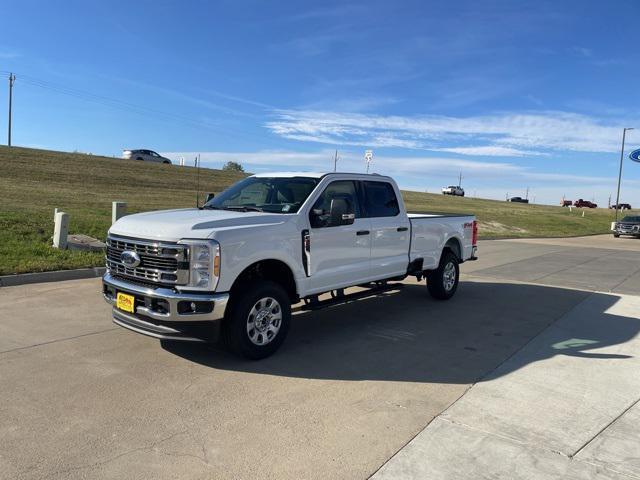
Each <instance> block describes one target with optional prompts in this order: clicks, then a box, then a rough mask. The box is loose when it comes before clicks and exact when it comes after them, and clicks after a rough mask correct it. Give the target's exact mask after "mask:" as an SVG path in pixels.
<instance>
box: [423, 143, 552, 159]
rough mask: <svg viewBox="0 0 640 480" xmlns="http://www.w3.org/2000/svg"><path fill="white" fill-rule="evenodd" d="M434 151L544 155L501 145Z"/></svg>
mask: <svg viewBox="0 0 640 480" xmlns="http://www.w3.org/2000/svg"><path fill="white" fill-rule="evenodd" d="M431 150H434V151H436V152H449V153H458V154H460V155H475V156H482V157H524V156H527V155H545V154H544V153H541V152H535V151H532V150H519V149H517V148H511V147H501V146H498V145H484V146H479V147H451V148H432V149H431Z"/></svg>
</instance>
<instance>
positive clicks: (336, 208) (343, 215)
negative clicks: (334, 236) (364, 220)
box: [329, 197, 356, 227]
mask: <svg viewBox="0 0 640 480" xmlns="http://www.w3.org/2000/svg"><path fill="white" fill-rule="evenodd" d="M329 218H330V226H331V227H336V226H338V225H351V224H352V223H353V222H354V221H355V219H356V215H355V213H354V212H353V205H352V204H351V202H350V201H349V200H348V199H346V198H340V197H337V198H334V199H332V200H331V210H330V214H329Z"/></svg>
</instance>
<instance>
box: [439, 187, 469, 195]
mask: <svg viewBox="0 0 640 480" xmlns="http://www.w3.org/2000/svg"><path fill="white" fill-rule="evenodd" d="M442 194H443V195H455V196H458V197H464V189H463V188H462V187H461V186H459V185H449V186H448V187H442Z"/></svg>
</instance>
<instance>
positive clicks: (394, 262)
mask: <svg viewBox="0 0 640 480" xmlns="http://www.w3.org/2000/svg"><path fill="white" fill-rule="evenodd" d="M362 186H363V196H364V212H365V215H366V216H367V217H368V218H369V220H370V221H371V276H372V278H376V279H381V278H388V277H393V276H397V275H403V274H405V273H406V272H407V266H408V264H409V239H410V235H411V229H410V222H409V219H408V218H407V216H406V215H404V214H403V213H402V212H401V209H400V202H399V199H398V193H397V192H396V189H395V188H394V186H393V184H391V183H389V182H385V181H364V182H362Z"/></svg>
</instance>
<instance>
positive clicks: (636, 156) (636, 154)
mask: <svg viewBox="0 0 640 480" xmlns="http://www.w3.org/2000/svg"><path fill="white" fill-rule="evenodd" d="M629 158H630V159H631V160H633V161H634V162H640V148H639V149H637V150H634V151H633V152H631V153H630V154H629Z"/></svg>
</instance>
